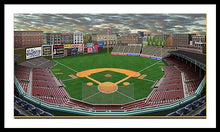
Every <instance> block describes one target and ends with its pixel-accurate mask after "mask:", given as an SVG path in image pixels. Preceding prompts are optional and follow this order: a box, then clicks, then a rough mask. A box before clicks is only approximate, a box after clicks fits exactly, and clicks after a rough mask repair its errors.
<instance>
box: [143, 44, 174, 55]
mask: <svg viewBox="0 0 220 132" xmlns="http://www.w3.org/2000/svg"><path fill="white" fill-rule="evenodd" d="M174 50H175V49H170V48H165V47H163V48H162V47H161V46H144V47H143V48H142V52H141V55H147V56H155V57H160V58H161V57H162V58H165V57H167V56H169V55H170V54H169V52H170V51H174Z"/></svg>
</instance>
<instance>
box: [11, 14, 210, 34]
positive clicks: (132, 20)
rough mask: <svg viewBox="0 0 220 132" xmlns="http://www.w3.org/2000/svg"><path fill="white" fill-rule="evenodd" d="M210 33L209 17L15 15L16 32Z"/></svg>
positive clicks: (162, 15)
mask: <svg viewBox="0 0 220 132" xmlns="http://www.w3.org/2000/svg"><path fill="white" fill-rule="evenodd" d="M108 28H110V29H111V32H112V33H137V31H142V32H144V33H145V34H171V33H172V34H187V33H189V34H206V14H143V13H141V14H134V13H133V14H18V13H17V14H14V31H44V33H73V32H83V33H85V34H86V33H88V34H91V33H97V32H107V29H108Z"/></svg>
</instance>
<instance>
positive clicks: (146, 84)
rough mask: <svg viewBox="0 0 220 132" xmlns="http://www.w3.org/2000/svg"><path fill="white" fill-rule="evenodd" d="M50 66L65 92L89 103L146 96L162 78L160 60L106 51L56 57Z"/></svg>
mask: <svg viewBox="0 0 220 132" xmlns="http://www.w3.org/2000/svg"><path fill="white" fill-rule="evenodd" d="M52 61H54V62H56V63H57V64H56V65H55V66H54V67H52V68H51V71H52V72H53V74H54V75H55V76H56V77H57V78H59V79H60V80H61V81H62V82H63V84H65V86H66V87H65V89H66V91H67V93H68V94H69V95H70V96H71V97H72V98H75V99H78V100H82V101H85V102H89V103H93V104H124V103H128V102H131V101H134V100H138V99H142V98H145V97H147V96H148V95H149V94H150V92H151V91H152V90H153V89H152V88H151V86H152V85H153V84H154V83H155V82H156V80H158V79H160V78H161V77H163V75H164V73H163V71H162V69H161V67H162V66H165V64H164V63H163V62H162V61H159V60H154V59H149V58H144V57H137V56H116V55H111V54H108V53H99V54H87V55H81V56H69V57H65V58H56V59H52Z"/></svg>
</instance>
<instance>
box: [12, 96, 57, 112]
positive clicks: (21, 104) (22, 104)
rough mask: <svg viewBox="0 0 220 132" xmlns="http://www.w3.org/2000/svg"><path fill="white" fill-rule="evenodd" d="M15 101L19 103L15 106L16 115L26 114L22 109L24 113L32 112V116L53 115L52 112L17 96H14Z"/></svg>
mask: <svg viewBox="0 0 220 132" xmlns="http://www.w3.org/2000/svg"><path fill="white" fill-rule="evenodd" d="M14 102H15V104H16V105H17V107H16V108H14V116H26V115H24V114H22V113H21V112H20V110H23V113H31V116H53V115H52V114H50V113H48V112H45V111H43V110H42V109H40V108H37V107H35V106H34V105H32V104H30V103H28V102H26V101H24V100H23V99H21V98H19V97H17V96H14ZM18 108H19V109H18ZM28 116H30V115H28Z"/></svg>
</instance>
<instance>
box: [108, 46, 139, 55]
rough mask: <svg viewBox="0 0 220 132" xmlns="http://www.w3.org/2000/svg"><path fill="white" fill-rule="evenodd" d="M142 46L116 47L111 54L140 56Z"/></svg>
mask: <svg viewBox="0 0 220 132" xmlns="http://www.w3.org/2000/svg"><path fill="white" fill-rule="evenodd" d="M141 48H142V45H141V44H137V45H116V46H115V47H114V48H113V50H112V52H111V54H112V55H139V54H140V52H141Z"/></svg>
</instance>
